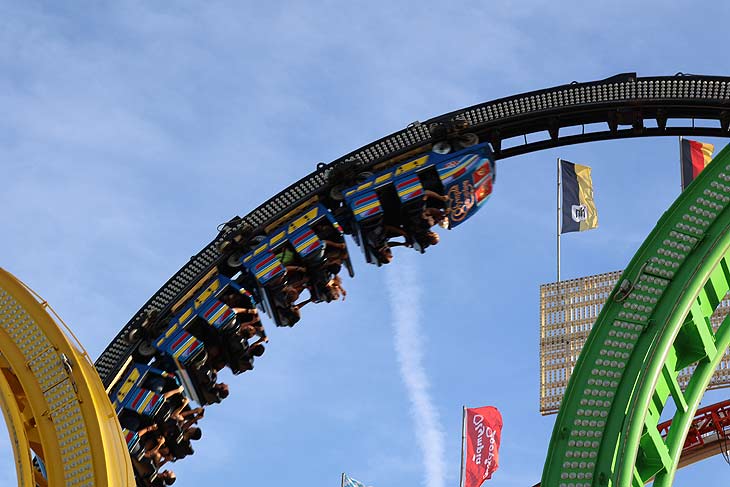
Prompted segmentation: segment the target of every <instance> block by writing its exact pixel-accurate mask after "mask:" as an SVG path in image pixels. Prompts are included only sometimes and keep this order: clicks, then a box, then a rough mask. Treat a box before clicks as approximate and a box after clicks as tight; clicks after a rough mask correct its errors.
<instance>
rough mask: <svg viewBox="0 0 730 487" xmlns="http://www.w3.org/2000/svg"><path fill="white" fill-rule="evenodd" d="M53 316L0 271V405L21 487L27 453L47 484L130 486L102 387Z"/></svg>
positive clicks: (28, 478)
mask: <svg viewBox="0 0 730 487" xmlns="http://www.w3.org/2000/svg"><path fill="white" fill-rule="evenodd" d="M52 311H53V310H51V309H50V307H48V305H47V303H46V302H45V301H43V300H42V299H40V297H39V296H37V295H35V293H33V292H32V291H31V290H30V289H29V288H28V287H26V286H25V285H24V284H23V283H22V282H20V281H19V280H18V279H17V278H15V277H14V276H13V275H12V274H10V273H9V272H7V271H5V270H4V269H2V268H0V402H1V403H2V409H3V415H4V416H5V420H6V422H7V423H8V431H9V432H10V436H11V442H12V443H13V452H14V454H15V457H16V459H15V460H16V470H17V472H18V479H19V485H20V486H21V487H26V486H30V487H33V486H34V485H35V482H34V480H33V471H32V466H30V454H29V449H30V448H32V449H33V451H34V452H35V453H36V454H37V455H38V456H39V457H40V458H41V459H42V460H43V462H44V464H45V466H46V470H47V474H48V485H50V486H54V487H55V486H109V487H117V486H118V487H127V486H132V485H134V474H133V471H132V465H131V461H130V458H129V454H128V452H127V447H126V442H125V440H124V437H123V436H122V431H121V428H120V426H119V423H118V421H117V417H116V414H115V413H114V409H113V408H112V405H111V403H110V401H109V398H108V396H107V395H106V392H105V391H104V386H103V385H102V383H101V380H100V379H99V376H98V375H97V373H96V370H95V369H94V366H93V364H92V362H91V360H90V359H89V356H88V354H87V353H86V351H84V350H83V348H82V347H81V345H80V344H78V341H76V340H75V337H74V340H75V341H76V343H75V344H74V343H72V342H71V340H70V338H69V336H67V335H66V334H64V332H63V331H62V329H61V325H63V323H62V322H61V321H60V319H54V316H52V315H51V314H50V313H49V312H52ZM54 315H55V313H54ZM56 318H57V316H56ZM63 326H65V325H63ZM67 332H68V333H69V335H70V336H71V337H73V334H71V332H70V330H68V329H67ZM29 468H30V470H29Z"/></svg>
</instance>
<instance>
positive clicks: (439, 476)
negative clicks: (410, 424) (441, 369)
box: [387, 252, 445, 487]
mask: <svg viewBox="0 0 730 487" xmlns="http://www.w3.org/2000/svg"><path fill="white" fill-rule="evenodd" d="M387 282H388V296H389V298H390V304H391V309H392V312H393V327H394V328H395V351H396V354H397V357H398V363H399V365H400V373H401V377H402V378H403V382H404V383H405V385H406V390H407V391H408V398H409V400H410V402H411V414H412V416H413V421H414V426H415V432H416V437H417V438H418V443H419V446H420V449H421V451H422V453H423V465H424V470H425V475H426V478H425V481H426V482H425V485H426V487H443V486H444V484H445V481H444V472H445V467H444V433H443V428H442V426H441V421H440V419H439V415H438V411H437V410H436V407H435V406H434V404H433V400H432V398H431V394H430V392H429V389H430V383H429V380H428V377H427V375H426V370H425V368H424V366H423V341H422V339H421V336H422V333H421V330H420V327H419V323H420V321H421V312H420V311H421V287H420V285H419V279H418V269H417V267H416V263H415V260H414V258H413V254H412V253H405V252H404V253H402V255H398V261H397V263H394V264H391V265H390V266H388V270H387Z"/></svg>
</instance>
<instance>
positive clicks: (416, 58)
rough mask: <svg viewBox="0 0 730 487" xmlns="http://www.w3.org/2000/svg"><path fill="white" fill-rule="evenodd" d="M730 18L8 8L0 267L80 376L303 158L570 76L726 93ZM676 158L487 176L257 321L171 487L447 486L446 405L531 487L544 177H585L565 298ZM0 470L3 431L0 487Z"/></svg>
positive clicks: (510, 6)
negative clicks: (425, 236) (72, 337)
mask: <svg viewBox="0 0 730 487" xmlns="http://www.w3.org/2000/svg"><path fill="white" fill-rule="evenodd" d="M728 13H730V6H728V5H727V3H725V2H719V1H713V2H706V3H705V4H703V7H702V12H696V11H695V12H693V11H691V10H690V9H689V8H688V7H687V5H684V4H680V3H678V2H675V3H669V4H668V3H667V2H658V1H649V2H642V3H641V4H636V3H634V2H628V1H615V2H610V3H609V2H592V3H591V4H590V5H587V4H585V3H584V2H560V4H559V6H558V4H557V3H556V2H548V1H527V2H520V3H514V2H506V1H492V2H481V3H480V2H438V3H437V2H429V1H421V2H398V3H397V4H391V3H390V2H379V1H375V2H367V3H365V2H362V3H355V2H334V1H331V2H272V3H270V4H266V5H264V3H263V2H223V1H216V2H205V4H200V3H197V2H177V3H176V4H175V6H174V7H171V6H169V5H165V6H162V4H160V3H157V4H153V3H152V2H108V3H99V2H82V1H79V2H67V3H66V4H61V3H60V2H20V1H16V2H12V1H11V2H8V1H0V73H2V74H0V107H1V108H2V112H1V113H2V116H1V117H0V160H2V171H3V182H4V184H3V190H2V191H0V207H2V211H1V212H0V228H1V229H2V237H3V238H2V239H0V255H1V256H2V258H1V259H0V265H1V266H2V267H4V268H6V269H8V270H10V271H11V272H13V273H15V274H16V275H17V276H19V277H20V278H22V279H23V280H25V281H26V282H27V283H28V284H29V285H31V286H32V287H34V288H35V289H36V290H37V291H39V292H40V293H41V294H42V295H43V296H44V297H45V298H46V299H47V300H48V301H49V302H50V303H51V304H52V305H53V306H54V307H55V308H56V310H57V311H58V312H59V313H60V315H61V316H62V317H63V318H64V319H65V321H66V322H67V323H69V324H70V325H71V326H72V328H73V329H74V331H75V332H76V334H77V335H78V336H79V338H80V339H81V341H82V342H83V343H84V344H85V345H86V347H87V349H88V350H89V352H90V354H91V355H92V356H97V355H98V353H99V352H100V351H101V350H102V349H103V348H104V346H105V345H106V343H107V342H108V341H109V340H110V339H111V338H112V337H113V336H114V335H115V334H116V332H117V330H118V329H119V328H120V327H121V326H122V325H123V324H124V323H126V322H127V320H128V319H129V317H130V316H131V315H132V314H134V313H135V312H136V311H137V309H138V308H139V307H140V306H141V305H142V304H143V303H144V302H145V301H146V299H147V298H148V297H149V296H150V295H151V294H152V293H153V292H154V291H155V290H156V289H157V288H158V287H159V286H160V285H162V283H164V282H165V281H166V280H167V279H168V278H169V277H170V276H171V275H172V274H173V273H174V272H175V271H176V270H177V269H178V268H179V267H180V266H181V265H182V264H183V263H184V262H185V261H186V260H187V259H188V258H189V256H190V255H193V254H194V253H196V252H197V251H198V250H199V249H200V248H201V247H202V246H203V245H205V244H207V243H208V242H209V241H210V240H211V239H212V237H213V236H214V235H215V233H216V230H215V228H216V225H217V224H218V223H220V222H223V221H226V220H228V219H229V218H230V217H231V216H233V215H234V214H239V215H242V214H245V213H246V212H247V211H248V210H250V209H252V208H253V207H255V206H257V205H258V204H259V203H260V202H262V201H263V200H265V199H266V198H268V197H269V196H271V195H272V194H273V193H275V192H277V191H279V190H280V189H282V188H284V187H285V186H287V185H289V184H290V183H291V182H293V181H294V180H296V179H299V178H300V177H302V176H303V175H305V174H307V173H308V172H310V171H311V170H313V169H314V167H315V165H316V163H317V162H320V161H323V162H329V161H331V160H333V159H335V158H337V157H339V156H341V155H343V154H345V153H347V152H350V151H351V150H353V149H355V148H358V147H360V146H362V145H364V144H366V143H368V142H370V141H372V140H374V139H377V138H380V137H382V136H383V135H386V134H389V133H391V132H393V131H396V130H398V129H401V128H403V127H405V126H406V125H407V124H408V123H410V122H412V121H414V120H425V119H427V118H430V117H432V116H435V115H438V114H440V113H443V112H448V111H452V110H455V109H458V108H461V107H464V106H468V105H472V104H475V103H479V102H482V101H486V100H490V99H494V98H498V97H502V96H507V95H511V94H515V93H520V92H523V91H528V90H533V89H540V88H544V87H549V86H553V85H557V84H563V83H567V82H570V81H572V80H580V81H587V80H593V79H599V78H603V77H607V76H611V75H613V74H617V73H620V72H628V71H635V72H637V73H638V74H639V75H643V76H650V75H671V74H674V73H676V72H678V71H683V72H689V73H702V74H730V73H729V69H728V68H729V67H728V65H727V61H726V52H725V51H726V49H725V36H724V35H723V34H721V33H722V32H723V31H722V25H721V24H722V22H721V21H722V20H723V19H725V18H727V16H728ZM710 20H716V21H717V22H716V24H718V27H716V28H713V27H712V26H711V25H710V22H709V21H710ZM714 142H716V143H717V144H718V146H721V145H724V143H725V141H723V140H718V141H714ZM677 155H678V148H677V141H676V139H673V138H664V139H644V140H627V141H613V142H602V143H594V144H586V145H581V146H575V147H566V148H561V149H559V150H550V151H543V152H540V153H536V154H532V155H527V156H521V157H517V158H513V159H509V160H505V161H502V162H501V163H500V164H499V168H498V171H499V178H498V181H497V184H496V186H495V193H494V196H493V197H492V199H491V201H490V202H489V204H487V205H485V207H484V208H483V209H482V210H481V212H480V213H479V214H478V215H477V216H476V217H474V218H473V219H472V220H470V222H469V224H468V225H464V226H462V227H459V229H458V230H457V231H453V232H448V233H447V234H445V235H443V236H442V237H443V238H442V243H441V244H440V245H439V246H438V247H436V248H433V249H432V250H429V252H428V253H427V254H425V255H423V256H418V255H416V254H415V253H410V251H406V253H404V252H399V253H397V254H396V260H395V262H394V263H393V264H392V265H391V266H390V268H388V269H377V268H375V267H372V266H366V265H365V264H364V261H363V260H362V259H360V258H359V256H358V257H357V258H356V262H355V265H356V273H357V277H356V279H354V280H352V281H349V280H348V281H346V283H345V284H346V287H347V291H348V295H347V301H345V302H344V303H335V304H331V305H329V306H324V305H319V306H311V307H310V306H308V307H307V308H305V313H304V318H303V320H302V322H301V323H300V324H298V325H297V326H296V327H294V328H293V329H274V327H273V326H270V327H269V329H270V335H271V343H270V346H269V347H268V349H267V352H266V354H265V355H264V356H263V357H262V358H261V359H260V360H258V361H257V362H256V369H255V371H254V372H253V373H246V374H244V375H242V376H239V377H236V378H230V380H229V383H230V384H231V389H232V393H231V396H230V398H229V399H227V400H226V401H225V402H224V403H223V404H222V405H220V406H215V407H211V408H209V410H208V411H207V414H206V417H205V420H204V423H203V424H202V427H203V440H201V442H199V443H198V445H197V447H196V454H195V456H193V457H191V458H189V459H186V460H185V461H181V462H178V463H177V464H175V465H174V469H175V471H176V472H177V474H178V477H179V481H178V484H176V485H182V486H195V485H200V483H201V482H206V483H207V485H227V484H229V482H230V481H231V479H236V480H237V481H238V480H240V484H241V485H267V486H268V485H271V486H277V485H307V486H309V485H312V486H314V485H317V486H336V485H338V483H339V479H340V473H341V472H342V471H345V472H347V473H348V474H350V475H351V476H353V477H354V478H357V479H359V480H362V481H363V482H365V483H366V484H367V485H372V486H374V487H394V486H403V485H409V486H411V485H412V486H416V485H423V486H427V487H444V486H447V485H451V486H454V485H457V484H458V475H459V442H460V421H461V406H462V404H467V405H469V406H482V405H495V406H497V407H498V408H500V410H501V411H502V414H503V417H504V431H503V436H502V450H501V458H500V465H501V466H500V470H499V471H498V472H497V473H496V474H495V475H494V477H493V480H491V481H489V483H488V484H486V485H494V486H505V487H506V486H528V485H532V484H534V483H535V482H537V481H538V480H539V477H540V472H541V470H542V466H543V461H544V457H545V452H546V448H547V444H548V440H549V435H550V432H551V429H552V424H553V422H554V416H549V417H541V416H540V415H539V413H538V397H539V375H538V372H539V361H538V360H539V356H538V344H539V339H538V337H539V335H538V323H539V316H538V312H539V309H538V302H539V291H538V289H539V285H540V284H542V283H546V282H551V281H553V280H554V279H555V206H554V205H555V159H556V157H558V156H561V157H563V158H565V159H568V160H571V161H574V162H577V163H582V164H588V165H590V166H592V167H593V179H594V188H595V196H596V203H597V205H598V209H599V222H600V228H599V229H598V230H595V231H591V232H586V233H583V234H571V235H567V236H565V237H564V238H563V242H562V244H563V277H564V278H571V277H577V276H580V275H587V274H592V273H600V272H607V271H612V270H617V269H621V268H623V267H624V266H625V264H626V263H627V262H628V261H629V259H630V258H631V256H632V255H633V253H634V252H635V250H636V249H637V248H638V247H639V245H640V243H641V242H642V240H643V238H644V237H645V236H646V235H647V234H648V233H649V231H650V230H651V228H652V227H653V225H654V223H655V222H656V220H657V219H658V218H659V216H660V215H661V214H662V212H663V211H664V209H665V208H666V207H667V206H668V205H669V204H670V203H671V202H672V201H673V199H674V198H675V197H676V196H677V195H678V192H679V168H678V161H677ZM351 251H352V253H353V254H354V255H356V256H357V255H358V252H359V251H358V249H357V248H356V247H354V246H351ZM404 310H406V311H408V310H410V312H409V313H407V312H404ZM712 397H713V398H718V399H719V398H726V397H727V395H726V394H723V393H717V394H715V395H713V396H712ZM0 428H2V426H0ZM10 455H11V450H10V447H9V444H8V440H7V435H6V434H5V432H4V431H2V432H0V484H2V485H6V484H8V485H11V484H13V482H14V481H15V480H14V473H13V469H12V463H11V461H10ZM726 468H727V466H726V465H725V464H724V461H723V460H722V459H721V458H720V457H716V458H714V459H712V460H709V461H706V462H704V463H702V464H700V465H697V466H695V467H693V468H691V469H687V470H686V471H681V472H680V473H679V474H678V476H677V481H676V484H675V485H678V486H690V485H697V484H702V485H706V486H715V485H717V486H719V485H721V482H722V485H725V482H726V481H725V478H724V476H721V475H718V473H719V472H726V470H725V469H726Z"/></svg>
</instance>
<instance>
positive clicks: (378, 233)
mask: <svg viewBox="0 0 730 487" xmlns="http://www.w3.org/2000/svg"><path fill="white" fill-rule="evenodd" d="M493 181H494V156H493V154H492V151H491V149H490V148H489V145H488V144H487V143H482V144H477V145H474V146H471V147H468V148H466V149H463V150H460V151H457V152H454V153H451V154H438V153H435V152H429V153H427V154H424V155H422V156H420V157H417V158H414V159H411V160H409V161H406V162H404V163H402V164H398V165H396V166H394V167H391V168H389V169H388V170H386V171H381V172H378V173H376V174H373V175H371V176H370V177H368V178H367V179H365V180H364V181H363V182H362V183H361V184H358V185H356V186H352V187H350V188H347V189H345V190H344V192H343V193H344V200H345V205H346V206H347V208H348V209H349V210H350V212H351V214H352V222H351V223H352V225H351V227H352V230H353V238H354V239H355V242H356V243H357V244H358V245H359V246H360V248H361V249H362V251H363V252H364V254H365V259H366V260H367V262H368V263H373V264H377V265H381V264H383V263H386V262H385V261H384V259H383V253H384V249H386V247H387V245H388V240H389V238H392V237H395V236H398V233H395V234H389V233H388V232H389V231H388V228H392V229H401V231H400V234H402V235H403V236H405V238H406V241H407V244H408V246H412V247H414V248H416V249H417V250H420V251H423V245H422V244H421V243H420V242H418V241H417V239H410V237H411V235H409V230H410V229H409V228H408V224H407V222H408V221H413V220H416V221H417V220H419V219H421V220H423V216H422V215H423V214H424V213H423V211H424V210H425V209H427V208H428V207H429V206H432V207H433V208H434V209H435V210H437V212H438V211H441V212H442V214H443V216H444V218H443V221H441V222H436V221H434V222H433V223H441V224H442V225H443V226H444V227H446V228H449V229H452V228H454V227H456V226H458V225H460V224H461V223H463V222H464V221H466V220H467V219H469V218H470V217H471V216H472V215H474V214H475V213H476V212H477V210H478V209H479V208H480V207H481V206H482V205H483V204H484V203H485V202H486V201H487V199H488V198H489V196H490V195H491V193H492V184H493ZM432 195H434V196H437V197H436V198H434V199H435V200H436V202H435V203H433V202H430V201H428V200H429V198H430V197H431V196H432ZM404 222H405V223H404ZM424 225H425V223H424ZM422 226H423V225H422ZM425 228H428V227H425ZM410 233H412V231H411V232H410Z"/></svg>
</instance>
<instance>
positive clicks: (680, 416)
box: [542, 148, 730, 487]
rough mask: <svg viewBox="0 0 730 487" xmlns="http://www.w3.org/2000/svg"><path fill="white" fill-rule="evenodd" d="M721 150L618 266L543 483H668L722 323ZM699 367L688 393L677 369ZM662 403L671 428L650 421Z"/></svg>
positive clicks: (726, 198) (727, 187) (721, 337)
mask: <svg viewBox="0 0 730 487" xmlns="http://www.w3.org/2000/svg"><path fill="white" fill-rule="evenodd" d="M728 206H730V148H726V149H724V150H723V151H722V152H721V153H720V154H718V156H717V157H716V158H715V160H714V161H713V162H712V163H711V164H710V165H709V166H708V167H707V168H706V169H705V170H704V171H703V172H702V173H701V174H700V176H699V177H698V178H697V179H696V180H695V181H694V182H693V183H692V184H691V185H690V186H689V188H687V189H686V190H685V191H684V192H683V193H682V194H681V195H680V197H679V198H678V199H677V200H676V201H675V202H674V204H673V205H672V206H671V207H670V208H669V210H667V211H666V212H665V213H664V215H663V216H662V217H661V219H660V220H659V222H658V223H657V225H656V227H655V228H654V230H653V231H652V232H651V234H650V235H649V237H648V238H647V239H646V241H645V242H644V243H643V244H642V246H641V248H640V249H639V251H638V252H637V253H636V255H635V256H634V258H633V259H632V261H631V263H630V264H629V266H628V267H627V268H626V270H625V271H624V274H623V275H622V278H621V279H620V280H619V283H618V284H617V286H616V288H615V289H614V290H613V292H612V293H611V296H610V298H609V300H608V302H607V303H606V305H605V306H604V307H603V309H602V311H601V314H600V315H599V317H598V319H597V320H596V324H595V325H594V327H593V329H592V331H591V333H590V335H589V337H588V339H587V341H586V344H585V345H584V348H583V350H582V352H581V354H580V356H579V358H578V361H577V363H576V366H575V369H574V371H573V374H572V376H571V379H570V382H569V384H568V387H567V390H566V393H565V396H564V398H563V402H562V405H561V408H560V411H559V413H558V417H557V419H556V423H555V428H554V430H553V435H552V438H551V441H550V446H549V449H548V455H547V458H546V462H545V468H544V471H543V478H542V485H549V486H551V487H553V486H555V487H592V486H614V487H616V486H619V487H629V486H633V485H636V486H638V485H643V484H644V483H646V482H648V481H649V480H651V479H652V478H656V482H658V483H657V484H656V485H669V484H671V481H672V479H673V477H674V472H675V470H676V466H677V462H678V461H679V455H680V454H681V448H682V445H683V444H684V438H685V437H686V434H687V429H688V428H689V424H690V422H691V420H692V418H693V417H694V414H695V411H696V409H697V406H698V405H699V400H700V398H701V397H702V395H703V394H704V391H705V389H706V388H707V384H708V383H709V380H710V377H711V375H712V371H713V370H714V368H715V367H716V365H717V363H718V362H719V360H720V358H721V357H722V354H723V353H724V351H725V349H726V348H727V346H728V342H727V340H726V337H725V335H728V336H729V337H730V332H728V331H726V329H730V325H727V326H726V325H725V323H723V325H722V326H721V328H720V330H719V331H718V333H717V334H715V333H714V332H713V330H712V327H711V325H710V321H709V319H710V316H711V315H712V313H713V311H714V309H715V308H716V307H717V306H718V304H719V303H720V301H721V300H722V298H723V297H724V296H725V294H726V293H727V291H728V289H729V288H730V270H729V266H728V262H727V260H726V258H727V257H728V253H729V252H730V231H728V230H730V209H728ZM688 365H696V368H695V370H694V373H693V375H692V377H691V379H690V382H689V385H688V386H687V388H686V390H684V391H682V389H681V388H680V386H679V383H678V381H677V376H678V373H679V371H680V370H682V369H683V368H684V367H686V366H688ZM669 399H671V400H672V401H673V402H674V405H675V406H676V414H675V421H677V423H676V425H675V424H674V423H673V426H672V428H671V430H670V433H669V436H668V437H667V438H666V439H665V438H662V437H661V435H660V434H659V432H658V430H657V423H658V422H659V419H660V417H661V414H662V412H663V410H664V408H665V406H666V403H667V401H668V400H669Z"/></svg>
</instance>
